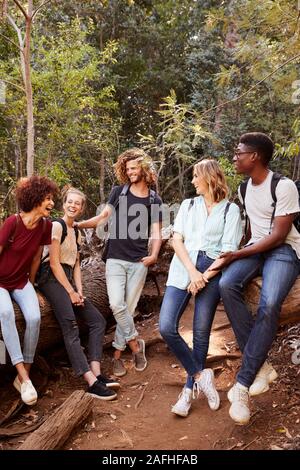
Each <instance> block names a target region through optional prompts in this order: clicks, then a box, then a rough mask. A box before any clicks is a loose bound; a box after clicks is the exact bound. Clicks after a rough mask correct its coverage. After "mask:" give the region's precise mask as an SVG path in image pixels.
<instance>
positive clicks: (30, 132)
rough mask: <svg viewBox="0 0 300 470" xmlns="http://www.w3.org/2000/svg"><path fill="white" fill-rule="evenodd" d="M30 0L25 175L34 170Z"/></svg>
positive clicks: (25, 55)
mask: <svg viewBox="0 0 300 470" xmlns="http://www.w3.org/2000/svg"><path fill="white" fill-rule="evenodd" d="M32 12H33V6H32V1H29V2H28V16H27V18H26V30H25V42H24V69H25V82H24V86H25V92H26V103H27V167H26V170H27V176H28V177H30V176H32V175H33V172H34V118H33V97H32V84H31V70H30V56H31V54H30V43H31V26H32Z"/></svg>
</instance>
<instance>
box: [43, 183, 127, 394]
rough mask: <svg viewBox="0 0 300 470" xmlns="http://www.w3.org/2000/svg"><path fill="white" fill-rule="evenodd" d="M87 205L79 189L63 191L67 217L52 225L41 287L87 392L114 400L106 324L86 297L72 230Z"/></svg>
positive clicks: (71, 360)
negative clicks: (84, 339)
mask: <svg viewBox="0 0 300 470" xmlns="http://www.w3.org/2000/svg"><path fill="white" fill-rule="evenodd" d="M85 202H86V198H85V195H84V194H83V193H82V192H81V191H79V190H78V189H76V188H72V187H70V188H67V189H66V191H65V192H64V194H63V208H64V215H63V217H62V219H57V220H56V221H54V222H53V228H52V244H51V246H49V247H45V250H44V253H43V260H44V262H43V263H42V266H41V270H40V279H39V281H38V286H39V289H40V290H41V292H42V293H43V294H44V295H45V297H46V298H47V299H48V301H49V302H50V304H51V306H52V309H53V311H54V314H55V316H56V318H57V321H58V322H59V324H60V327H61V330H62V333H63V337H64V342H65V346H66V349H67V353H68V356H69V359H70V362H71V364H72V367H73V369H74V372H75V373H76V375H78V376H82V377H83V378H84V380H85V381H86V382H87V384H88V390H87V392H88V393H89V394H91V395H93V396H94V397H96V398H99V399H101V400H113V399H114V398H116V396H117V395H116V393H115V392H114V391H113V390H112V389H113V388H118V387H119V383H118V382H116V381H115V380H111V379H108V378H107V377H105V376H104V375H103V374H101V370H100V359H101V356H102V346H103V339H104V332H105V325H106V322H105V319H104V318H103V316H102V315H101V313H100V312H99V311H98V310H97V309H96V307H94V305H93V304H92V303H91V302H90V301H89V300H88V299H86V298H85V297H84V295H83V290H82V282H81V272H80V262H79V253H78V246H79V245H80V235H78V231H77V230H75V229H74V227H73V225H74V221H75V219H76V218H78V217H79V216H80V215H81V214H82V212H83V210H84V207H85ZM76 232H77V233H76ZM77 315H78V316H80V317H81V318H83V320H84V321H85V323H86V324H87V326H88V330H89V337H88V352H89V361H88V360H87V358H86V356H85V354H84V352H83V350H82V347H81V344H80V338H79V330H78V326H77V321H76V316H77Z"/></svg>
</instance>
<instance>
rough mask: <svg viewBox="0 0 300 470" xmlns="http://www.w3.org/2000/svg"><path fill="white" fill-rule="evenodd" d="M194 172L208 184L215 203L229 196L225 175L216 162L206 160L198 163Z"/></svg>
mask: <svg viewBox="0 0 300 470" xmlns="http://www.w3.org/2000/svg"><path fill="white" fill-rule="evenodd" d="M194 171H195V173H196V175H197V176H201V177H202V178H203V179H204V180H205V181H206V183H207V184H208V191H209V195H210V197H211V198H212V200H213V201H214V202H220V201H222V199H225V198H226V197H227V196H228V193H229V189H228V186H227V183H226V180H225V175H224V173H223V171H222V170H221V167H220V165H219V163H218V162H217V161H216V160H213V159H208V158H206V159H205V160H202V161H201V162H199V163H196V165H195V166H194Z"/></svg>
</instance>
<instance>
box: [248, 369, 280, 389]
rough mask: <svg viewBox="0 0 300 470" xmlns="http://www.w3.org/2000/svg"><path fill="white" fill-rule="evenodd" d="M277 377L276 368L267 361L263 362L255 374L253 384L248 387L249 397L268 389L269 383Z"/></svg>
mask: <svg viewBox="0 0 300 470" xmlns="http://www.w3.org/2000/svg"><path fill="white" fill-rule="evenodd" d="M277 377H278V374H277V372H276V370H275V369H274V368H273V367H272V366H271V364H269V363H268V362H267V361H265V362H264V363H263V365H262V366H261V368H260V369H259V371H258V372H257V374H256V377H255V379H254V382H253V384H252V385H251V387H250V388H249V395H250V396H251V397H253V396H255V395H259V394H260V393H264V392H267V391H268V390H269V384H270V383H272V382H274V380H276V379H277Z"/></svg>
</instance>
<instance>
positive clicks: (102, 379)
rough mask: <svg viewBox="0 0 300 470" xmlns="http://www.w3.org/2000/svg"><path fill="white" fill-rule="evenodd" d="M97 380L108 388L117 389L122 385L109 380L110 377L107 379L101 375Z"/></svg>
mask: <svg viewBox="0 0 300 470" xmlns="http://www.w3.org/2000/svg"><path fill="white" fill-rule="evenodd" d="M97 379H98V380H99V382H100V383H102V384H103V385H106V386H107V388H115V389H118V388H120V384H119V382H117V380H113V379H109V378H108V377H105V375H102V374H100V375H98V376H97Z"/></svg>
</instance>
